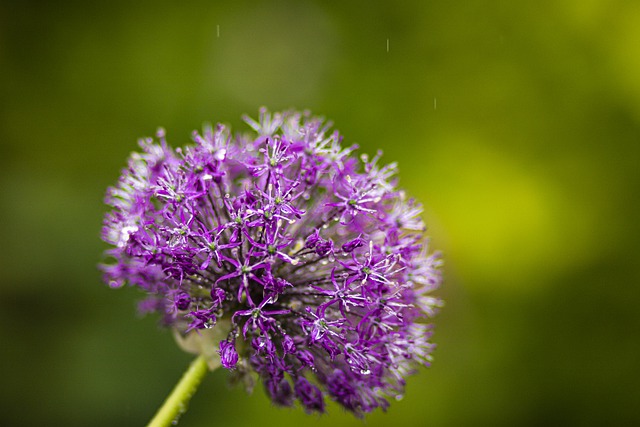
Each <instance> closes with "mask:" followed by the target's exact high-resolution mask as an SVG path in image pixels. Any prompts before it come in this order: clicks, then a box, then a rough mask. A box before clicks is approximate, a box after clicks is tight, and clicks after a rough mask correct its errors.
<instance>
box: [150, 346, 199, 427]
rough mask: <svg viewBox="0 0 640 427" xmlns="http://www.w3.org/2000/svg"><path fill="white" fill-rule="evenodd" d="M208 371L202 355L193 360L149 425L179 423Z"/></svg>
mask: <svg viewBox="0 0 640 427" xmlns="http://www.w3.org/2000/svg"><path fill="white" fill-rule="evenodd" d="M207 371H208V368H207V362H206V360H205V358H204V357H203V356H202V355H200V356H198V357H197V358H196V359H195V360H194V361H193V362H191V365H189V369H187V371H186V372H185V373H184V375H182V378H181V379H180V382H179V383H178V384H176V386H175V388H174V389H173V391H172V392H171V394H170V395H169V396H168V397H167V399H166V400H165V401H164V403H163V404H162V406H161V407H160V409H159V410H158V412H156V415H155V416H154V417H153V419H152V420H151V421H150V422H149V424H147V427H166V426H169V425H171V424H172V423H173V424H174V425H175V424H177V422H178V418H179V417H180V415H182V414H183V413H184V412H185V411H186V410H187V404H188V403H189V400H190V399H191V396H193V394H194V393H195V392H196V390H197V389H198V386H199V385H200V382H201V381H202V378H204V375H205V374H206V373H207Z"/></svg>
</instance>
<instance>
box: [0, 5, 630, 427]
mask: <svg viewBox="0 0 640 427" xmlns="http://www.w3.org/2000/svg"><path fill="white" fill-rule="evenodd" d="M131 3H132V4H131ZM325 3H327V4H325ZM329 3H332V2H308V1H307V2H305V1H302V2H294V1H277V2H271V4H267V3H266V2H249V1H240V2H228V3H226V4H216V3H215V2H211V1H194V2H175V1H164V0H156V1H142V2H122V1H120V2H118V1H116V2H71V1H69V2H55V1H52V2H42V1H6V2H2V4H0V196H1V197H0V238H1V239H2V245H1V246H0V342H1V344H0V378H1V384H2V387H1V388H0V419H1V421H0V424H2V425H7V426H18V425H20V426H46V425H52V426H53V425H64V426H72V427H73V426H89V425H90V426H114V425H117V426H129V425H130V426H139V425H144V423H146V422H147V421H148V419H149V418H150V417H151V415H152V414H153V412H154V411H155V410H156V408H157V407H158V405H159V404H160V403H161V401H162V400H163V399H164V397H165V396H166V395H167V393H168V392H169V390H170V389H171V387H172V386H173V384H174V383H175V382H176V381H177V380H178V378H179V376H180V375H181V373H182V371H183V370H184V369H186V367H187V365H188V364H189V361H190V360H191V356H190V355H187V354H183V353H182V352H181V351H180V350H179V349H178V348H177V346H176V345H175V344H174V342H173V339H172V337H171V334H170V333H168V332H167V331H162V330H160V329H159V328H158V327H157V319H154V318H152V317H149V318H142V319H141V318H139V317H137V316H136V310H135V302H136V301H137V300H138V299H139V294H138V293H137V292H136V291H135V290H133V289H122V290H111V289H109V288H108V287H107V286H106V285H104V284H102V283H101V278H100V274H99V272H98V271H97V268H96V264H97V263H98V262H99V261H100V260H101V253H102V251H103V250H104V249H105V247H106V245H104V244H103V243H101V242H100V240H99V231H100V227H101V221H102V216H103V215H104V213H105V211H106V208H105V207H104V206H103V204H102V198H103V196H104V192H105V189H106V187H107V186H108V185H111V184H113V183H115V182H116V179H117V177H118V174H119V170H120V169H121V168H122V167H124V164H125V159H126V157H127V156H128V154H129V153H130V152H131V151H133V150H136V149H137V145H136V139H137V138H138V137H141V136H148V135H153V134H154V133H155V129H156V127H158V126H163V127H165V128H166V129H167V132H168V139H169V141H170V142H171V143H172V144H173V145H174V146H179V145H183V144H185V143H187V142H189V139H190V132H191V130H193V129H195V128H199V127H200V126H201V125H202V123H203V122H207V121H208V122H213V123H215V122H218V121H222V122H226V123H230V124H232V125H233V126H234V127H235V128H238V126H240V124H241V120H240V117H241V115H242V114H244V113H247V114H250V115H253V116H256V115H257V111H258V108H259V106H261V105H265V106H268V107H269V108H271V109H272V110H277V109H283V108H290V107H295V108H299V109H303V108H308V109H310V110H312V111H314V112H315V113H317V114H321V115H325V116H327V117H329V118H330V119H332V120H333V121H334V123H335V124H336V127H337V128H338V129H339V130H340V131H341V132H342V134H343V135H344V137H345V142H346V143H358V144H359V145H360V146H361V151H362V152H367V153H370V154H373V153H375V151H376V150H377V149H378V148H380V149H383V150H384V151H385V156H384V157H383V159H385V160H386V161H388V162H390V161H398V162H399V165H400V171H401V178H402V180H401V183H402V185H403V186H404V187H405V188H406V189H407V192H408V193H409V194H410V195H412V196H415V197H417V198H418V199H420V200H421V201H422V202H423V203H424V204H425V206H426V212H425V218H426V220H427V222H428V224H429V226H430V234H431V235H432V236H433V239H432V245H433V247H434V248H440V249H442V250H443V251H444V252H445V256H446V269H445V272H446V283H445V286H444V287H443V289H442V290H441V291H440V292H439V296H441V297H443V298H444V299H445V300H446V303H447V305H446V307H445V308H444V309H443V311H442V313H441V315H440V316H439V317H438V318H437V333H436V335H435V337H434V339H435V341H436V342H437V343H438V349H437V351H436V354H435V362H434V365H433V367H432V368H431V369H423V370H421V372H420V373H419V374H418V375H416V376H414V377H412V378H411V379H410V380H409V383H408V387H407V393H406V397H405V398H404V399H403V400H402V401H400V402H394V403H393V404H392V406H391V408H390V410H389V412H388V413H387V414H383V413H375V414H373V415H371V416H370V417H368V418H367V421H366V424H362V422H361V421H358V420H355V419H353V418H352V417H351V416H350V415H348V414H345V413H343V411H342V410H341V409H339V408H338V407H336V406H335V405H332V406H330V407H329V412H330V413H329V414H328V415H326V416H323V417H315V416H311V417H308V416H306V415H305V414H304V413H303V412H302V411H301V410H300V409H295V410H287V409H284V410H283V409H278V408H275V407H273V406H272V405H271V404H270V403H269V402H268V401H267V400H266V399H265V397H264V394H263V391H262V389H261V386H258V387H257V388H256V391H255V392H254V393H253V395H251V396H247V395H246V393H245V392H244V390H242V389H241V388H239V387H235V388H229V387H228V386H227V385H226V373H225V372H222V371H220V372H215V373H214V374H212V375H210V376H209V377H207V378H206V379H205V382H204V384H203V386H202V388H201V390H200V391H199V392H198V394H197V395H196V396H195V398H194V400H193V401H192V404H191V408H190V410H189V412H188V413H187V414H186V415H185V416H184V417H183V419H182V421H181V424H180V425H183V426H185V427H187V426H238V427H239V426H252V427H254V426H261V425H278V426H283V427H286V426H296V425H300V424H301V423H306V424H309V425H314V426H315V425H318V426H320V425H322V426H331V427H339V426H347V425H354V426H358V425H367V426H370V427H374V426H387V425H393V426H423V425H424V426H427V425H428V426H465V425H468V426H477V425H492V426H502V425H504V426H526V425H531V426H538V425H638V424H640V409H639V408H640V406H639V405H638V402H639V401H640V387H638V383H639V380H640V368H639V363H638V360H640V340H639V337H640V315H638V307H640V304H639V303H640V298H639V297H640V289H639V287H638V286H639V283H640V277H639V276H640V269H639V268H638V266H639V265H640V260H639V259H638V258H639V257H638V254H640V251H639V250H638V247H637V246H638V243H637V242H638V238H639V237H640V233H639V231H640V230H639V226H638V213H637V212H638V209H639V208H640V201H639V200H638V194H639V189H640V187H639V184H640V179H639V178H640V176H639V175H640V50H639V48H638V47H639V46H640V4H639V3H638V2H635V1H628V2H625V1H621V0H611V1H607V0H560V1H523V2H513V1H507V0H498V1H494V2H487V1H481V0H470V1H463V2H443V1H440V2H434V1H426V2H421V1H412V2H392V1H387V2H353V3H351V4H340V5H338V2H335V4H329ZM387 43H388V46H389V49H388V51H387Z"/></svg>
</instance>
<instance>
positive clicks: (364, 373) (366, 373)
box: [360, 369, 398, 399]
mask: <svg viewBox="0 0 640 427" xmlns="http://www.w3.org/2000/svg"><path fill="white" fill-rule="evenodd" d="M360 373H361V374H362V375H369V374H370V373H371V371H370V370H368V369H360ZM397 398H398V397H397V396H396V399H397Z"/></svg>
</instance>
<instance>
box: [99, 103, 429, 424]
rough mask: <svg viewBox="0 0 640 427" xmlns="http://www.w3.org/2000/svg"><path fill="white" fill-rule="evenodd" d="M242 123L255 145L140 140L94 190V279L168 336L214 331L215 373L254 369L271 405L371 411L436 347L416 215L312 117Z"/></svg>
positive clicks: (369, 162) (392, 172) (208, 137)
mask: <svg viewBox="0 0 640 427" xmlns="http://www.w3.org/2000/svg"><path fill="white" fill-rule="evenodd" d="M245 120H246V122H247V123H248V125H249V126H250V127H251V128H252V129H253V130H254V131H255V134H254V135H247V134H238V135H232V134H231V133H230V131H229V130H228V129H227V128H226V127H224V126H222V125H218V126H216V127H215V129H212V128H206V129H205V130H204V132H203V133H202V134H199V133H197V132H195V133H194V135H193V139H194V142H195V145H193V146H189V147H185V148H183V149H175V150H174V149H172V148H170V147H169V145H168V144H167V142H166V140H165V135H164V131H162V130H161V131H159V132H158V142H154V141H153V140H152V139H144V140H141V141H140V146H141V148H142V152H141V153H135V154H133V155H132V156H131V158H130V159H129V163H128V166H127V167H126V168H125V169H124V170H123V171H122V175H121V177H120V181H119V183H118V184H117V185H116V186H115V187H112V188H110V189H109V190H108V193H107V198H106V202H107V204H109V205H110V206H111V207H112V210H111V212H109V213H108V214H107V215H106V217H105V220H104V228H103V233H102V236H103V239H104V240H105V241H106V242H107V243H109V244H111V245H112V246H113V247H112V248H111V249H109V250H107V251H106V256H107V257H108V258H110V259H111V262H109V263H107V264H105V265H103V266H102V268H103V270H104V274H105V281H106V282H107V283H108V284H109V285H110V286H112V287H119V286H122V285H123V284H125V283H128V284H130V285H133V286H137V287H139V288H141V289H143V290H144V291H146V292H147V293H148V294H149V298H148V299H147V300H146V301H147V302H146V303H145V304H144V309H145V310H146V311H157V312H160V313H161V314H162V315H163V321H164V323H165V324H166V325H167V326H169V327H171V328H173V329H175V330H176V332H178V333H179V334H182V335H184V334H187V333H198V332H197V331H198V330H200V329H209V328H220V329H218V330H216V332H220V334H222V336H223V337H225V336H226V339H224V338H223V339H222V340H221V341H219V350H218V352H217V354H218V355H219V356H220V363H221V364H222V366H223V367H225V368H226V369H229V370H232V373H231V375H232V376H234V377H237V379H241V380H242V379H246V378H245V377H248V376H250V375H251V371H255V372H256V373H257V374H258V375H259V376H260V377H261V380H262V382H263V384H264V386H265V390H266V391H267V393H268V395H269V396H270V397H271V399H272V400H273V402H274V403H276V404H279V405H284V406H290V405H292V404H293V402H294V401H295V400H297V401H298V402H299V403H300V404H301V405H302V406H303V407H304V408H305V410H307V411H309V412H312V411H317V412H323V411H324V407H325V398H326V397H329V398H331V399H333V400H335V401H336V402H338V403H339V404H341V405H342V406H344V407H345V408H346V409H348V410H350V411H352V412H353V413H354V414H356V415H358V416H360V415H362V414H364V413H366V412H370V411H372V410H374V409H376V408H382V409H383V410H384V409H386V407H387V406H388V399H389V398H396V397H398V396H401V395H402V394H403V393H404V384H405V377H406V376H407V375H408V374H410V373H412V372H414V371H415V368H416V367H417V366H419V365H429V363H430V361H431V352H432V351H433V347H434V345H433V344H432V343H431V342H430V336H431V333H432V332H431V331H432V330H431V327H430V325H428V324H427V319H428V318H430V317H432V316H433V315H435V313H436V312H437V309H438V307H439V306H440V305H441V301H440V300H439V299H437V298H435V297H433V296H432V295H431V292H432V291H434V290H435V289H437V288H438V287H439V285H440V283H441V273H440V265H441V260H440V257H439V255H438V254H437V253H436V254H433V253H430V252H429V250H428V248H427V245H426V241H425V235H424V230H425V227H424V223H423V222H422V220H421V218H420V214H421V207H420V205H419V204H418V203H417V202H415V201H414V200H412V199H407V198H406V197H405V195H404V192H403V191H401V190H399V189H398V188H397V178H396V165H395V164H390V165H386V166H381V165H380V164H379V162H380V155H381V154H380V153H378V154H377V155H376V156H375V157H373V158H372V159H369V157H367V156H365V155H363V156H361V157H360V158H357V157H355V156H354V155H353V152H354V151H355V150H356V148H357V147H356V146H351V147H344V146H343V145H342V137H341V136H340V135H339V134H338V133H337V132H331V131H330V125H328V124H326V123H324V122H323V120H321V119H318V118H313V117H311V116H309V115H308V114H307V113H297V112H286V113H275V114H270V113H268V112H267V111H266V110H264V109H263V110H262V111H261V113H260V118H259V120H258V121H255V120H253V119H250V118H245ZM190 331H193V332H190ZM220 334H218V335H220ZM210 345H214V344H210ZM209 353H211V352H209Z"/></svg>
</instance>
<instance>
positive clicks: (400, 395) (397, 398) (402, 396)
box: [396, 394, 404, 402]
mask: <svg viewBox="0 0 640 427" xmlns="http://www.w3.org/2000/svg"><path fill="white" fill-rule="evenodd" d="M402 399H404V394H398V395H396V400H397V401H398V402H399V401H401V400H402Z"/></svg>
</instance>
